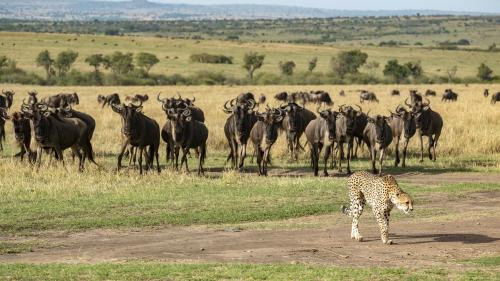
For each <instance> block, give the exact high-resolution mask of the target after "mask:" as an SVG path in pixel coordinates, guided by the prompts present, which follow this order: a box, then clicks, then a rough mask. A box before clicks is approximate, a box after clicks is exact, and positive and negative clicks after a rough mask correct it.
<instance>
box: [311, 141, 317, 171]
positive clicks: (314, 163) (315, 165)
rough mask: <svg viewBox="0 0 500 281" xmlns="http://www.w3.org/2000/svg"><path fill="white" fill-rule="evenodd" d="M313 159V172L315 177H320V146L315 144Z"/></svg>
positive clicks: (312, 148)
mask: <svg viewBox="0 0 500 281" xmlns="http://www.w3.org/2000/svg"><path fill="white" fill-rule="evenodd" d="M311 158H312V164H313V172H314V176H315V177H317V176H318V170H319V168H318V161H319V149H318V144H317V143H313V144H312V145H311Z"/></svg>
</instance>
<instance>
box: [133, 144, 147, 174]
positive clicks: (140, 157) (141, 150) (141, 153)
mask: <svg viewBox="0 0 500 281" xmlns="http://www.w3.org/2000/svg"><path fill="white" fill-rule="evenodd" d="M137 150H139V174H140V175H142V156H143V154H144V146H140V147H138V148H136V149H135V152H136V153H137ZM134 158H135V156H134ZM134 162H135V161H134ZM146 162H147V160H146Z"/></svg>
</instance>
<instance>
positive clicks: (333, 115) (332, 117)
mask: <svg viewBox="0 0 500 281" xmlns="http://www.w3.org/2000/svg"><path fill="white" fill-rule="evenodd" d="M318 113H319V116H320V118H316V119H314V120H312V121H311V122H309V124H308V125H307V127H306V131H305V134H306V137H307V141H308V143H309V148H310V149H311V161H312V166H313V171H314V176H318V170H319V156H320V153H321V150H322V149H323V147H324V148H325V155H324V160H325V163H324V168H323V175H324V176H328V171H327V164H328V159H329V158H330V153H331V152H332V147H333V145H334V143H335V140H336V133H337V132H336V131H337V116H338V112H335V111H332V110H330V109H328V110H323V111H321V112H318Z"/></svg>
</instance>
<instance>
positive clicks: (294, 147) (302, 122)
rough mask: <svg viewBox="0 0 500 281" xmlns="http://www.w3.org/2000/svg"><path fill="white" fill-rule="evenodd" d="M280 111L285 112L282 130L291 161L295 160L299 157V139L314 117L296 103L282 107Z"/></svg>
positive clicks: (310, 112)
mask: <svg viewBox="0 0 500 281" xmlns="http://www.w3.org/2000/svg"><path fill="white" fill-rule="evenodd" d="M281 109H283V110H285V113H286V116H285V118H284V119H283V122H282V128H283V129H284V130H285V133H286V139H287V143H288V149H289V150H290V153H291V157H292V159H294V160H296V159H297V158H298V156H299V153H298V150H299V149H300V148H301V146H300V137H301V136H302V134H303V133H304V131H305V129H306V127H307V125H308V124H309V122H311V121H312V120H314V119H316V115H315V114H314V113H313V112H312V111H310V110H308V109H306V108H304V107H301V106H299V105H298V104H296V103H289V104H287V105H283V106H281Z"/></svg>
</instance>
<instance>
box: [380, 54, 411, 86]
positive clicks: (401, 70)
mask: <svg viewBox="0 0 500 281" xmlns="http://www.w3.org/2000/svg"><path fill="white" fill-rule="evenodd" d="M410 74H411V72H410V70H409V69H408V67H407V66H405V65H401V64H399V63H398V60H396V59H393V60H388V61H387V64H386V65H385V67H384V75H385V76H390V77H392V78H394V80H395V81H396V82H397V83H400V82H401V81H403V80H404V79H406V78H408V76H410Z"/></svg>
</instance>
